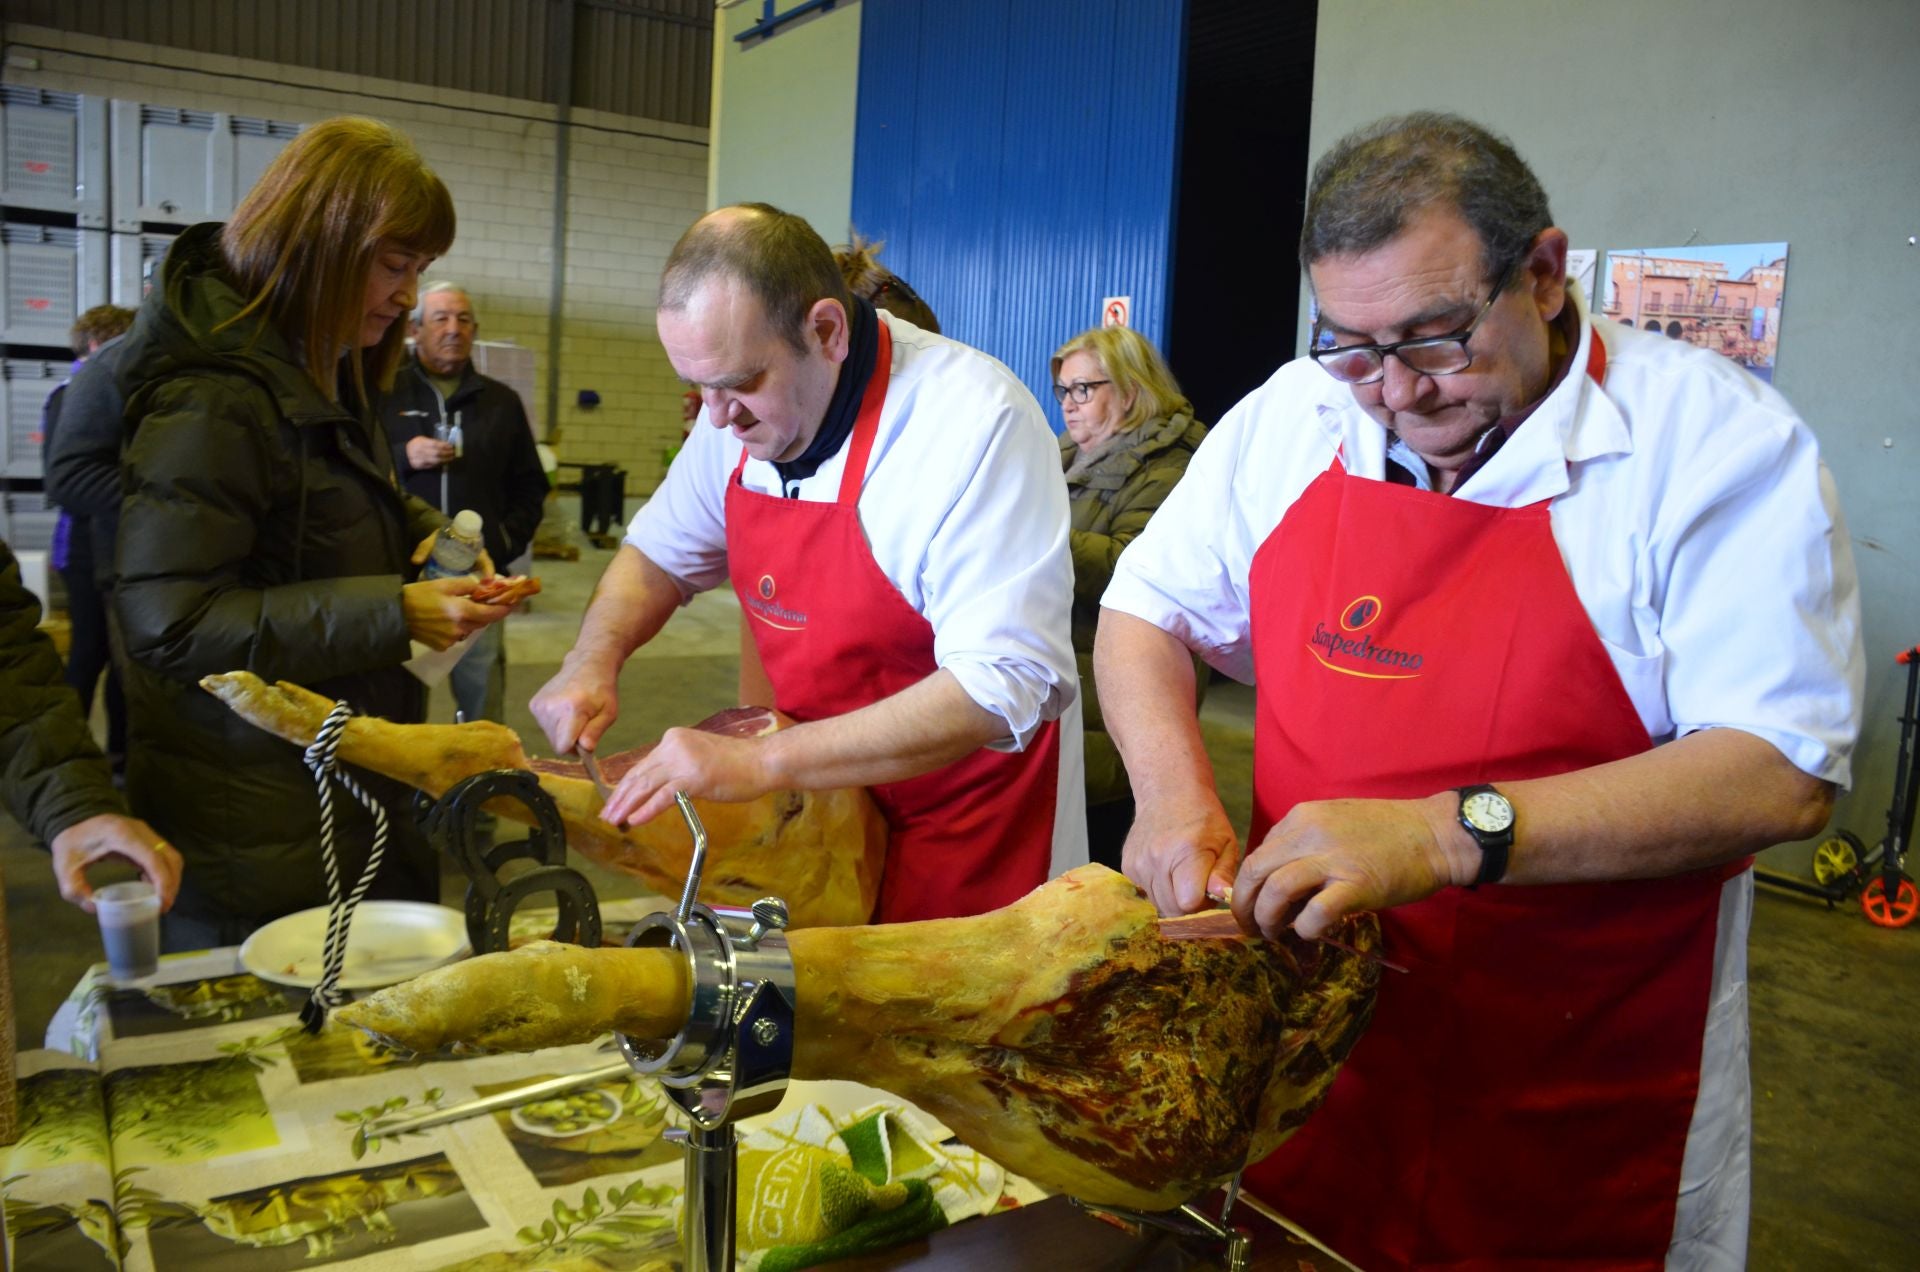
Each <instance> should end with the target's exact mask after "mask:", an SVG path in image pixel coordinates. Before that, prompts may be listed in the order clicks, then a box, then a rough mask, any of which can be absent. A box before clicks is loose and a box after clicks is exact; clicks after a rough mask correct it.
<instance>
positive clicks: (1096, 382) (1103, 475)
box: [1052, 327, 1207, 870]
mask: <svg viewBox="0 0 1920 1272" xmlns="http://www.w3.org/2000/svg"><path fill="white" fill-rule="evenodd" d="M1052 365H1053V399H1054V401H1056V402H1058V403H1059V404H1060V414H1061V416H1062V417H1063V418H1064V419H1065V420H1066V425H1067V431H1066V433H1065V434H1063V435H1062V436H1061V438H1060V463H1061V467H1062V468H1063V469H1064V470H1065V472H1066V478H1067V497H1068V500H1069V502H1070V504H1071V505H1072V510H1073V523H1072V524H1073V530H1072V535H1071V541H1072V548H1073V648H1074V653H1075V655H1076V656H1077V657H1078V659H1079V663H1080V684H1081V688H1082V690H1083V693H1082V699H1083V702H1084V710H1085V714H1086V760H1087V839H1088V848H1089V850H1090V852H1091V854H1092V857H1093V860H1095V861H1098V862H1102V863H1104V864H1106V865H1108V866H1111V867H1113V868H1114V869H1115V870H1118V869H1119V868H1120V852H1121V849H1122V847H1123V846H1124V845H1125V844H1126V839H1127V830H1128V828H1129V827H1130V826H1131V825H1132V824H1133V790H1132V787H1131V786H1130V785H1129V784H1128V781H1127V771H1126V769H1125V768H1124V767H1123V766H1122V765H1121V763H1120V753H1119V751H1118V750H1116V749H1115V747H1114V745H1113V740H1112V739H1111V738H1109V737H1108V736H1107V732H1106V727H1105V724H1104V723H1103V721H1102V719H1101V714H1100V699H1099V695H1098V692H1097V690H1096V688H1095V686H1094V682H1093V634H1094V629H1095V626H1096V625H1097V624H1098V622H1099V619H1100V594H1101V593H1102V592H1105V591H1106V590H1107V583H1108V582H1109V581H1110V580H1111V579H1112V578H1113V565H1114V562H1115V561H1117V560H1119V558H1120V552H1121V550H1122V549H1124V548H1125V547H1126V546H1127V544H1129V543H1131V542H1132V541H1133V539H1134V537H1135V536H1137V535H1138V534H1139V533H1140V532H1141V531H1142V530H1144V529H1146V527H1147V522H1148V520H1149V519H1151V518H1152V516H1153V514H1154V512H1155V510H1156V509H1158V508H1159V507H1160V505H1161V504H1162V503H1163V502H1165V500H1166V498H1167V495H1168V494H1169V493H1170V492H1171V491H1172V490H1173V488H1174V485H1175V484H1176V483H1177V482H1179V480H1180V478H1181V475H1182V474H1184V473H1185V472H1186V471H1187V461H1188V460H1189V459H1191V458H1192V457H1193V452H1194V448H1195V447H1197V446H1199V445H1200V442H1201V441H1202V439H1204V438H1205V437H1206V435H1207V430H1206V426H1205V425H1203V424H1201V423H1200V422H1199V421H1198V420H1196V419H1194V417H1193V404H1192V403H1191V402H1189V401H1187V398H1186V395H1185V394H1183V393H1182V392H1181V391H1180V385H1179V384H1178V383H1177V382H1176V381H1175V380H1174V378H1173V372H1172V371H1170V370H1168V369H1167V364H1166V362H1165V361H1164V360H1162V359H1161V357H1160V353H1159V351H1158V350H1156V349H1155V348H1154V347H1153V346H1152V345H1151V344H1149V343H1148V342H1147V340H1146V338H1145V337H1144V336H1142V335H1141V334H1140V333H1139V332H1137V331H1134V330H1132V329H1131V328H1128V327H1095V328H1093V329H1092V330H1090V331H1083V332H1081V333H1080V334H1079V335H1077V336H1075V337H1074V338H1073V339H1071V340H1069V341H1067V343H1065V344H1063V345H1061V346H1060V348H1059V349H1057V350H1055V351H1054V355H1053V364H1052ZM1205 670H1206V669H1205V668H1204V667H1202V668H1198V671H1199V672H1200V674H1199V675H1198V676H1197V677H1196V683H1197V684H1199V685H1200V686H1201V691H1202V692H1204V691H1205V685H1206V678H1205V674H1204V673H1205Z"/></svg>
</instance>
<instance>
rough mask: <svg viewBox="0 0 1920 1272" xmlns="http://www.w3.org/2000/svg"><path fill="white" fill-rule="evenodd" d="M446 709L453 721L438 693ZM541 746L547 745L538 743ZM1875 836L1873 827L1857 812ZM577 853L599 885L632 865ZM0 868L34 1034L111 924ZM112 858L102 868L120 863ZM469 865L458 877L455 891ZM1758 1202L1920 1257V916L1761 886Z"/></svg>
mask: <svg viewBox="0 0 1920 1272" xmlns="http://www.w3.org/2000/svg"><path fill="white" fill-rule="evenodd" d="M610 555H611V554H610V553H607V552H603V551H596V550H595V549H593V548H585V549H584V550H583V556H582V559H581V561H579V562H578V563H565V562H556V561H541V562H538V563H536V564H537V566H538V568H537V570H536V573H538V574H539V575H540V577H541V579H542V580H543V582H544V584H545V587H546V591H545V592H544V593H543V594H542V595H541V597H540V598H539V599H538V600H537V601H536V602H535V603H534V606H533V608H532V610H531V612H529V613H525V614H521V615H517V616H515V617H514V618H513V619H511V620H510V622H509V626H508V629H507V649H508V658H509V666H510V671H509V675H508V693H507V701H508V713H507V714H508V718H507V723H508V724H509V725H511V726H512V727H514V728H515V729H517V730H518V731H519V732H520V734H521V736H522V737H523V738H525V739H527V740H528V742H529V743H530V744H534V743H535V740H536V739H538V738H539V737H540V733H539V730H538V729H537V728H536V727H535V726H534V724H533V720H532V717H531V716H530V715H529V714H528V712H527V709H526V704H527V700H528V699H529V698H530V697H531V696H532V694H533V693H534V691H535V690H536V689H538V688H539V687H540V685H542V684H543V683H545V681H546V680H547V678H548V677H549V676H551V675H552V674H553V672H554V670H555V668H556V666H557V664H558V663H559V661H560V658H561V656H562V655H563V654H564V653H565V652H566V650H567V648H568V647H569V646H570V645H571V643H572V638H573V635H574V631H575V628H576V627H577V626H578V622H579V615H580V613H581V611H582V610H583V609H584V607H585V605H586V601H587V599H588V597H589V596H590V594H591V592H592V589H593V584H594V582H595V580H596V579H597V578H598V577H599V573H600V570H601V569H602V568H604V566H605V564H606V561H607V560H608V558H609V556H610ZM738 622H739V609H738V606H737V605H736V603H735V602H734V599H733V596H732V594H731V593H730V592H717V593H710V594H708V595H705V596H702V597H700V598H698V599H697V600H696V601H695V603H694V604H693V605H691V606H689V607H688V608H687V609H685V610H683V611H682V612H681V613H680V614H678V615H676V616H675V618H674V619H673V621H672V622H671V623H669V624H668V626H667V628H666V630H665V631H663V632H662V633H661V635H660V637H659V638H658V639H657V640H655V641H654V642H653V644H651V645H650V646H648V647H647V648H646V649H645V650H643V651H641V653H640V654H639V655H637V656H636V657H635V658H634V659H633V660H632V661H631V662H630V663H629V664H628V667H627V670H626V672H625V674H624V675H623V677H622V680H621V703H622V714H621V719H620V722H619V724H618V725H616V727H615V733H614V737H613V742H614V743H615V744H617V745H620V746H627V745H632V744H635V743H637V742H639V741H642V740H645V739H650V738H652V737H655V736H657V735H658V734H659V733H660V731H661V730H662V729H664V728H665V727H667V726H668V725H671V724H684V723H690V722H692V721H695V720H699V719H701V718H703V717H704V716H706V715H708V714H711V713H712V712H713V711H716V710H719V709H721V708H723V707H727V706H731V705H733V700H734V692H733V686H734V677H735V671H736V658H735V653H734V651H735V649H736V648H737V644H736V642H737V640H738ZM433 714H434V718H436V719H442V720H450V719H451V718H452V707H451V705H450V703H449V701H448V697H447V695H446V694H445V693H444V692H442V693H436V694H435V695H434V703H433ZM1202 726H1203V733H1204V735H1205V738H1206V742H1207V747H1208V750H1209V752H1210V754H1211V755H1212V757H1213V761H1214V767H1215V770H1216V774H1217V776H1218V780H1219V783H1220V786H1221V789H1222V790H1223V791H1224V792H1227V804H1228V812H1229V814H1231V815H1232V817H1233V818H1234V820H1235V823H1236V825H1237V826H1238V828H1239V829H1240V830H1241V832H1242V834H1244V833H1245V828H1246V822H1247V817H1248V806H1249V801H1250V796H1249V794H1248V789H1249V773H1250V770H1251V767H1252V753H1253V736H1252V735H1253V714H1252V693H1251V691H1250V690H1248V689H1246V688H1244V687H1242V686H1238V685H1234V684H1231V683H1222V684H1216V685H1215V686H1214V687H1213V688H1212V689H1211V690H1210V691H1209V693H1208V695H1207V701H1206V708H1205V710H1204V712H1203V714H1202ZM530 749H540V748H539V747H538V746H537V745H530ZM1853 829H1855V830H1857V831H1862V832H1871V833H1867V834H1866V837H1867V838H1868V839H1870V840H1871V839H1874V838H1877V830H1878V828H1877V827H1853ZM575 864H576V865H577V866H579V867H580V868H582V869H583V871H584V872H586V873H587V874H588V875H589V876H590V877H591V878H592V879H593V881H594V884H595V886H596V888H598V889H599V890H600V891H601V894H602V895H603V896H613V895H631V894H633V893H634V892H635V891H637V889H636V888H635V887H634V885H633V883H632V881H630V880H627V879H624V878H621V877H618V876H613V875H609V874H607V873H606V872H604V871H599V870H597V869H596V868H594V867H592V866H590V865H588V864H587V863H584V862H581V861H579V860H578V859H577V858H576V860H575ZM0 875H3V877H4V878H5V880H6V890H7V917H8V924H9V928H10V930H11V932H12V938H13V977H14V987H15V1003H16V1011H17V1017H18V1019H17V1033H18V1037H19V1042H20V1045H21V1046H22V1047H33V1046H38V1045H39V1042H40V1038H41V1035H42V1034H43V1032H44V1030H45V1027H46V1022H47V1020H48V1018H49V1017H50V1015H51V1014H52V1012H53V1010H54V1008H55V1007H56V1006H58V1004H59V1002H60V1001H61V999H62V998H63V997H64V996H65V994H66V992H67V990H68V989H69V988H70V987H71V986H72V985H73V983H74V982H75V980H76V979H77V978H78V977H79V975H80V973H81V971H82V970H83V969H84V968H85V967H86V966H87V964H89V963H90V962H93V961H95V960H97V959H98V958H100V957H101V955H100V944H99V935H98V931H97V929H96V928H95V926H94V923H93V921H92V920H91V919H90V918H88V917H87V916H86V915H84V914H82V913H80V912H79V911H77V910H74V909H72V908H71V907H69V906H67V905H65V904H64V903H62V902H61V901H60V898H59V894H58V893H57V892H56V891H55V890H54V888H53V886H52V882H51V875H50V873H49V871H48V870H47V865H46V857H45V854H44V853H43V852H41V851H40V850H38V849H37V848H35V847H34V846H32V845H31V844H30V843H28V841H27V839H26V836H25V834H24V833H23V832H22V831H21V830H20V828H19V826H18V825H17V824H16V823H14V822H13V821H12V819H10V818H8V817H7V816H6V815H5V814H4V813H0ZM108 877H109V876H108V873H107V872H106V871H104V870H103V871H102V872H100V875H99V877H98V878H97V879H96V883H98V882H100V881H104V880H105V879H106V878H108ZM463 889H464V880H462V879H459V878H458V877H457V876H454V877H450V878H448V879H447V880H446V899H447V900H449V901H451V902H453V903H455V904H458V901H459V897H460V895H461V893H462V891H463ZM1750 957H1751V967H1752V971H1751V976H1752V1017H1753V1074H1754V1158H1755V1161H1754V1189H1753V1192H1754V1217H1753V1236H1752V1246H1751V1253H1750V1264H1751V1266H1753V1267H1755V1268H1762V1269H1776V1268H1778V1269H1794V1270H1796V1272H1799V1270H1804V1269H1828V1268H1831V1269H1865V1268H1886V1269H1896V1268H1897V1269H1906V1268H1913V1267H1916V1266H1920V1117H1917V1116H1916V1115H1915V1112H1914V1107H1913V1093H1912V1092H1910V1091H1908V1089H1907V1084H1908V1083H1909V1082H1916V1081H1920V1063H1916V1059H1915V1056H1916V1053H1920V924H1916V925H1915V927H1913V928H1911V929H1908V930H1905V931H1885V930H1882V929H1880V928H1876V927H1874V926H1872V925H1871V924H1869V923H1868V922H1867V921H1866V919H1865V918H1864V917H1863V916H1862V915H1861V914H1860V912H1859V910H1858V909H1857V908H1856V907H1852V906H1849V907H1847V908H1843V909H1839V910H1835V911H1831V912H1829V911H1828V910H1826V909H1825V908H1824V907H1823V906H1822V905H1820V904H1819V903H1817V902H1810V901H1804V900H1801V899H1798V898H1793V897H1788V896H1784V895H1782V894H1779V893H1775V892H1770V891H1769V890H1767V889H1764V888H1763V889H1761V895H1760V898H1759V902H1758V905H1757V907H1756V913H1755V918H1754V939H1753V944H1752V949H1751V954H1750Z"/></svg>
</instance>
